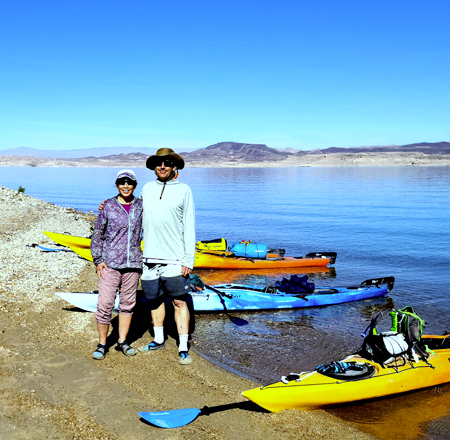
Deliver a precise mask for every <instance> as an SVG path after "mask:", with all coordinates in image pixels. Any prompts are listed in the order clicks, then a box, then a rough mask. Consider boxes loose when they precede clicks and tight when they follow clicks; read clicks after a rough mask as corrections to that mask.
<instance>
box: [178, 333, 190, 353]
mask: <svg viewBox="0 0 450 440" xmlns="http://www.w3.org/2000/svg"><path fill="white" fill-rule="evenodd" d="M178 339H179V340H180V345H179V346H178V352H182V351H188V346H187V344H188V339H189V335H178Z"/></svg>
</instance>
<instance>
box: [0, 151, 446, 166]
mask: <svg viewBox="0 0 450 440" xmlns="http://www.w3.org/2000/svg"><path fill="white" fill-rule="evenodd" d="M186 163H187V164H188V166H189V167H191V168H215V167H217V168H286V167H398V166H450V155H448V154H425V153H421V152H383V153H374V152H370V153H330V154H305V155H301V156H293V155H287V156H286V157H285V158H284V159H282V160H252V159H243V158H237V159H235V158H233V157H230V158H227V159H223V158H204V159H197V160H196V159H189V158H188V156H187V158H186ZM2 166H4V167H117V168H120V167H122V168H123V167H130V168H144V167H145V160H144V159H143V158H139V159H138V158H129V157H127V155H124V156H109V157H105V158H102V157H99V158H95V157H88V158H83V159H53V158H43V157H32V156H0V167H2Z"/></svg>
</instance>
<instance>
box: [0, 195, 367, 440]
mask: <svg viewBox="0 0 450 440" xmlns="http://www.w3.org/2000/svg"><path fill="white" fill-rule="evenodd" d="M91 221H92V218H91V217H89V216H88V215H85V214H82V213H77V212H74V210H71V209H67V208H61V207H57V206H55V205H52V204H50V203H47V202H43V201H40V200H37V199H34V198H32V197H30V196H27V195H23V194H17V193H16V192H15V191H12V190H9V189H6V188H3V187H0V257H1V260H0V261H1V263H0V269H1V271H0V274H1V275H0V276H1V283H0V316H1V321H0V322H1V324H0V334H1V339H0V378H1V380H0V390H1V392H0V403H1V405H0V432H1V438H2V439H5V440H6V439H36V440H37V439H43V438H47V439H83V440H86V439H149V438H151V439H211V438H214V439H236V438H240V439H255V438H276V439H299V438H308V439H331V440H332V439H339V440H341V439H342V438H347V439H369V438H374V437H371V436H370V435H368V434H365V433H361V432H359V431H357V430H356V429H354V428H353V427H351V426H350V425H349V424H346V423H345V422H343V421H341V420H340V419H337V418H335V417H333V416H332V415H330V414H328V413H326V412H324V411H312V412H302V411H284V412H281V413H278V414H272V413H267V412H264V411H262V410H259V409H258V408H257V407H252V406H247V407H243V408H234V409H228V410H225V411H221V412H217V413H215V414H211V415H210V416H201V417H199V418H198V419H197V420H195V421H194V422H193V423H191V424H190V425H187V426H184V427H182V428H177V429H172V430H165V429H160V428H156V427H153V426H151V425H149V424H146V423H144V422H142V421H141V420H140V418H139V416H138V412H139V411H159V410H170V409H177V408H190V407H192V408H202V407H203V406H205V405H207V406H209V407H214V406H217V405H224V404H230V403H235V402H243V401H245V399H244V398H243V397H242V396H241V392H242V391H243V390H246V389H249V388H253V387H255V386H257V385H258V384H256V383H254V382H252V381H250V380H248V379H245V378H242V377H240V376H237V375H235V374H233V373H230V372H228V371H225V370H222V369H220V368H219V367H217V366H215V365H213V364H211V363H209V362H208V361H206V360H205V359H204V358H202V357H201V356H200V355H199V354H198V353H197V352H196V350H195V346H196V344H195V342H196V341H195V333H194V335H193V339H192V341H191V343H192V347H193V348H192V349H191V356H192V358H193V361H194V362H193V363H192V364H191V365H189V366H181V365H180V364H179V363H178V357H177V349H176V345H175V342H174V340H173V339H172V338H170V337H169V340H168V345H167V348H166V349H165V350H162V351H159V352H157V353H152V354H150V355H143V354H139V355H137V356H135V357H132V358H128V357H125V356H123V355H122V354H120V353H118V352H116V351H115V350H114V344H115V341H116V339H115V338H116V333H115V331H116V327H115V326H113V332H112V334H111V335H110V336H109V338H108V341H109V344H110V345H111V351H110V352H109V354H108V355H107V357H106V359H105V360H104V361H95V360H93V359H92V358H91V355H92V351H93V349H94V348H95V346H96V342H97V331H96V324H95V318H94V315H93V314H92V313H84V312H81V311H80V310H78V309H76V308H73V307H71V306H70V305H68V304H67V303H66V302H64V301H63V300H61V299H59V298H58V297H57V296H56V295H55V292H58V291H90V290H92V289H94V288H96V284H97V283H96V279H95V273H94V270H93V266H92V264H91V263H88V262H87V261H85V260H82V259H80V258H78V257H77V256H76V255H75V254H74V253H71V252H42V251H41V250H40V249H38V248H36V247H30V246H29V245H33V244H41V245H43V246H47V247H51V246H53V243H52V242H51V241H50V240H49V239H47V237H46V236H45V235H44V234H42V231H43V230H51V231H53V232H60V233H63V232H69V233H72V234H74V235H88V234H89V228H90V222H91ZM146 324H147V326H146ZM147 327H148V321H147V318H146V317H145V316H139V314H138V315H136V322H135V323H134V327H133V332H132V341H133V345H135V346H136V347H137V346H140V345H143V344H145V343H148V342H150V341H151V340H152V337H151V335H150V334H149V332H148V331H146V328H147Z"/></svg>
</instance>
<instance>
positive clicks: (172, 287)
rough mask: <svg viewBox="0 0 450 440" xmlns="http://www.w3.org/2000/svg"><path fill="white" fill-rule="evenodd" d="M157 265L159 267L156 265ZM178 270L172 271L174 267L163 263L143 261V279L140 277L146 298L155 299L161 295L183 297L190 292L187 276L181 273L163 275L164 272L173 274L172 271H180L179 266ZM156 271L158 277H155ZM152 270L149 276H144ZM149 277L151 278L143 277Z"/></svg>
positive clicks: (172, 297)
mask: <svg viewBox="0 0 450 440" xmlns="http://www.w3.org/2000/svg"><path fill="white" fill-rule="evenodd" d="M157 266H159V267H157ZM177 267H179V268H180V269H179V271H178V270H176V271H175V272H174V270H173V269H175V268H174V267H167V266H165V265H155V264H147V263H144V270H143V274H142V275H143V277H142V278H143V279H141V285H142V290H143V291H144V295H145V297H146V298H147V299H152V300H154V299H157V298H161V297H163V296H169V297H170V298H171V299H184V298H183V297H184V295H186V294H187V293H189V292H190V286H191V281H190V279H189V277H187V278H185V277H183V276H182V275H175V276H168V277H167V276H164V275H163V274H164V273H167V274H169V275H173V274H174V273H181V266H177ZM155 271H157V272H158V275H157V276H158V277H157V278H155V276H156V273H155ZM149 272H152V273H151V275H150V276H146V275H147V274H149ZM144 278H151V279H144Z"/></svg>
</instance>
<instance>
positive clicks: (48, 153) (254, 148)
mask: <svg viewBox="0 0 450 440" xmlns="http://www.w3.org/2000/svg"><path fill="white" fill-rule="evenodd" d="M155 152H156V150H155V149H151V148H134V147H114V148H87V149H81V148H80V149H75V150H38V149H36V148H28V147H19V148H8V149H6V150H0V156H28V157H42V158H58V159H82V158H89V159H94V158H98V159H100V158H101V159H105V160H112V159H120V158H121V157H122V158H123V159H127V160H139V159H140V156H141V155H142V156H147V157H148V156H150V155H152V154H155ZM412 152H415V153H423V154H450V142H434V143H428V142H420V143H416V144H408V145H389V146H373V147H350V148H339V147H331V148H325V149H319V150H294V149H292V148H286V149H279V148H270V147H268V146H267V145H265V144H247V143H241V142H219V143H217V144H214V145H210V146H209V147H206V148H201V149H199V150H194V151H190V152H189V151H184V152H180V154H181V155H182V156H183V157H184V158H185V160H186V161H188V162H197V161H213V160H217V161H221V162H223V161H230V162H240V161H252V162H263V161H268V160H271V161H280V160H284V159H286V157H288V156H303V155H309V154H313V155H317V154H333V153H355V154H357V153H412Z"/></svg>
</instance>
